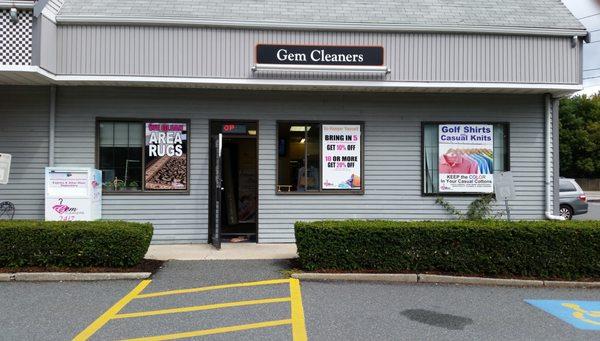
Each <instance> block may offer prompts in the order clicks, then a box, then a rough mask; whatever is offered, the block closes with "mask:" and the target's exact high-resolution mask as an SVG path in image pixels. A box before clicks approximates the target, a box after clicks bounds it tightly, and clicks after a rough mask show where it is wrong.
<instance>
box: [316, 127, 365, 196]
mask: <svg viewBox="0 0 600 341" xmlns="http://www.w3.org/2000/svg"><path fill="white" fill-rule="evenodd" d="M322 129H323V130H322V132H323V139H322V141H323V144H322V155H323V162H322V164H323V182H322V186H323V189H340V190H351V189H354V190H356V189H361V178H360V174H361V173H360V170H361V162H362V160H361V157H360V156H361V151H360V148H361V145H360V143H361V142H360V141H361V138H360V135H361V131H360V125H359V124H323V126H322Z"/></svg>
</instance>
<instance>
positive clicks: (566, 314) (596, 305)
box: [525, 300, 600, 331]
mask: <svg viewBox="0 0 600 341" xmlns="http://www.w3.org/2000/svg"><path fill="white" fill-rule="evenodd" d="M525 302H527V303H529V304H531V305H532V306H534V307H537V308H539V309H542V310H543V311H545V312H547V313H549V314H552V315H554V316H556V317H558V318H559V319H561V320H563V321H565V322H567V323H568V324H570V325H572V326H573V327H575V328H579V329H585V330H599V331H600V301H565V300H525Z"/></svg>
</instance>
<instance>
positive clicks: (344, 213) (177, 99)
mask: <svg viewBox="0 0 600 341" xmlns="http://www.w3.org/2000/svg"><path fill="white" fill-rule="evenodd" d="M23 100H24V98H23ZM543 113H544V110H543V97H542V96H538V95H510V96H509V95H450V94H446V95H444V94H429V95H425V94H421V95H414V94H413V95H408V94H367V93H351V94H342V93H334V92H320V93H304V92H252V91H247V92H239V91H228V92H222V91H201V90H173V89H170V90H169V89H151V88H84V87H79V88H66V87H61V88H59V89H58V98H57V114H56V123H57V128H56V165H57V166H65V165H77V166H94V162H95V161H94V155H95V150H94V146H95V137H94V135H95V119H96V117H139V118H162V119H168V118H170V117H171V118H189V119H191V137H190V148H191V155H190V157H191V159H190V170H191V177H190V182H191V193H190V195H149V196H148V195H136V196H109V195H106V196H105V197H104V205H103V214H104V217H105V218H108V219H128V220H138V221H151V222H153V223H154V224H155V227H156V232H155V237H154V242H155V243H173V242H182V243H183V242H205V241H206V240H207V210H208V206H207V204H208V196H207V193H208V139H209V137H208V135H207V134H208V129H209V121H208V120H209V119H228V120H234V119H246V120H259V221H260V225H259V234H260V235H259V238H260V241H261V242H291V241H293V240H294V239H293V229H292V224H293V222H294V221H296V220H305V219H306V220H315V219H344V218H370V219H373V218H381V219H406V220H414V219H448V218H450V217H449V216H448V215H447V213H446V212H445V211H444V210H443V209H442V208H441V207H439V206H438V205H436V204H435V203H434V201H435V197H424V196H422V195H421V162H420V160H421V142H420V139H421V136H420V135H421V131H420V129H421V121H453V120H456V121H490V122H509V123H510V150H511V169H512V171H513V173H514V176H515V180H516V188H517V193H518V197H519V199H518V200H516V201H515V202H512V203H511V205H512V209H513V212H512V213H513V216H514V217H515V219H542V218H543V213H544V149H543V148H544V130H543V128H544V119H543V118H544V116H543ZM13 117H14V118H13V119H14V120H19V119H20V118H19V117H17V115H13ZM296 119H297V120H339V121H344V120H357V121H365V128H364V129H365V131H364V138H365V144H364V150H365V156H364V170H365V174H364V176H365V178H364V183H365V194H364V195H356V196H355V195H306V196H304V195H303V196H284V195H276V194H275V181H276V174H275V164H276V141H275V134H276V121H277V120H296ZM18 123H21V124H24V122H22V121H17V122H15V123H13V126H19V124H18ZM36 124H41V122H39V123H36ZM21 129H22V128H21ZM36 138H37V137H36ZM0 145H1V144H0ZM9 146H14V145H9ZM40 172H41V165H40ZM39 177H40V178H41V173H40V175H39ZM29 186H30V187H32V188H37V187H36V186H41V185H40V182H35V183H33V182H32V183H31V184H29ZM4 191H5V190H4V189H2V188H0V197H1V196H3V194H4ZM35 194H36V195H38V194H40V195H41V194H43V193H42V191H41V189H37V191H36V192H35ZM448 199H449V200H450V202H452V203H453V204H455V205H457V206H458V207H459V208H464V207H466V205H468V203H470V202H471V201H472V200H473V199H474V197H449V198H448ZM36 200H38V201H39V199H36ZM40 214H41V211H40Z"/></svg>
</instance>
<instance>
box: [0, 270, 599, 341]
mask: <svg viewBox="0 0 600 341" xmlns="http://www.w3.org/2000/svg"><path fill="white" fill-rule="evenodd" d="M287 266H288V264H287V262H285V261H171V262H168V263H167V264H166V266H165V268H164V269H162V270H161V271H159V272H158V273H157V274H156V275H155V276H154V278H153V279H152V281H151V282H147V283H146V282H142V281H109V282H71V283H17V282H13V283H0V302H2V304H1V305H0V326H2V336H1V339H3V340H69V339H73V338H75V337H76V336H78V335H79V336H80V339H86V338H87V337H89V339H90V340H117V339H118V340H121V339H136V338H144V339H146V340H152V339H155V340H164V339H176V338H185V339H201V338H202V339H210V340H302V339H303V337H304V335H305V334H304V332H305V333H306V335H307V336H308V339H311V340H340V339H342V340H344V339H345V340H366V339H376V340H432V339H435V340H438V339H439V340H464V339H477V340H483V339H503V340H564V339H570V340H591V339H600V331H590V330H582V329H577V328H575V327H574V326H572V325H571V324H569V323H567V322H565V321H563V320H561V319H559V318H557V317H555V316H553V315H551V314H550V313H548V312H546V311H544V310H542V309H540V308H538V307H536V306H534V305H532V304H529V303H527V302H525V300H563V301H564V302H571V303H572V302H578V301H594V300H599V299H600V290H593V289H548V288H508V287H484V286H482V287H478V286H461V285H425V284H413V285H398V284H376V283H361V284H358V283H350V282H335V283H333V282H331V283H326V282H301V283H300V285H299V287H298V288H297V291H296V294H297V293H298V292H300V296H301V299H299V298H298V297H297V296H296V297H294V293H293V292H292V288H293V286H294V285H292V284H291V283H290V281H289V280H288V279H283V278H282V277H283V276H282V272H281V271H282V270H283V269H285V268H286V267H287ZM265 281H266V282H265ZM140 286H143V288H141V289H143V290H140V293H135V292H134V294H132V290H135V289H136V288H138V289H140ZM132 295H133V296H137V298H132ZM123 300H125V301H127V302H123ZM119 302H120V303H125V304H123V305H122V306H120V307H117V308H118V309H116V310H115V309H112V310H111V307H115V304H117V305H118V304H119ZM240 302H243V303H240ZM294 304H295V305H296V311H295V312H294ZM299 304H301V308H300V310H298V307H299ZM582 307H583V308H585V306H582ZM117 310H118V311H117ZM598 310H600V309H598ZM299 311H300V313H299ZM569 312H571V310H569ZM576 313H577V311H576V310H573V314H575V315H576ZM107 314H108V315H109V317H110V318H106V317H107ZM584 314H587V315H585V317H587V318H588V320H591V322H593V323H588V324H589V325H590V326H592V327H595V324H594V323H596V322H597V323H598V328H599V329H600V312H598V311H591V310H590V311H585V312H584ZM98 321H100V322H98ZM294 329H296V330H294Z"/></svg>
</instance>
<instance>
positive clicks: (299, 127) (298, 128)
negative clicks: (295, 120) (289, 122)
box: [290, 126, 310, 132]
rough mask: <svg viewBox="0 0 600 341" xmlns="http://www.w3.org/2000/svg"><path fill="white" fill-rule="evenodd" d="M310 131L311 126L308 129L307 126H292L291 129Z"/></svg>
mask: <svg viewBox="0 0 600 341" xmlns="http://www.w3.org/2000/svg"><path fill="white" fill-rule="evenodd" d="M309 130H310V126H308V127H306V126H291V127H290V131H301V132H304V131H309Z"/></svg>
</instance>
